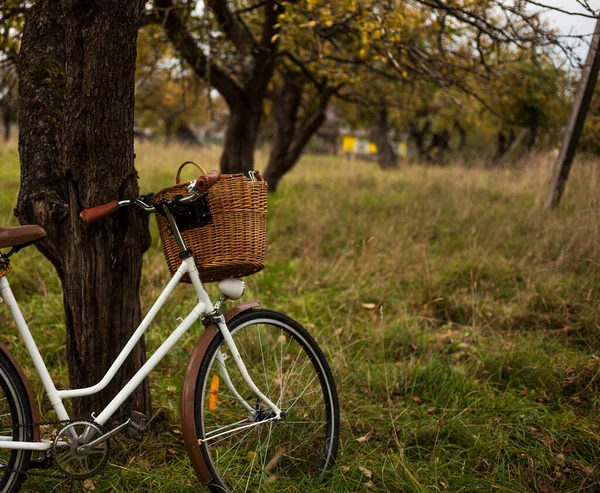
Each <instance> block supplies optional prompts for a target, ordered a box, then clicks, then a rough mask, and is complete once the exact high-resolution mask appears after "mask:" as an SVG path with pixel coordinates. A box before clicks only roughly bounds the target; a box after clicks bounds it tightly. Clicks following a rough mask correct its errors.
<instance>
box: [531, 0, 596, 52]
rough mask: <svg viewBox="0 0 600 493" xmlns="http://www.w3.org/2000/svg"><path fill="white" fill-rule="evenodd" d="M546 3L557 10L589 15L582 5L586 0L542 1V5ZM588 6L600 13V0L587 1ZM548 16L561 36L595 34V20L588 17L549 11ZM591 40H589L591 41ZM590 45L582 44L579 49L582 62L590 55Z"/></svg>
mask: <svg viewBox="0 0 600 493" xmlns="http://www.w3.org/2000/svg"><path fill="white" fill-rule="evenodd" d="M542 2H543V3H545V4H547V5H551V6H553V7H556V8H560V9H563V10H567V11H570V12H581V13H588V12H587V11H586V10H585V9H584V8H583V6H582V5H581V4H580V2H581V3H584V2H585V0H580V2H578V1H577V0H540V3H542ZM587 3H588V5H589V6H590V7H591V8H593V9H596V11H598V10H599V9H600V0H587ZM546 16H547V17H548V19H549V20H550V22H551V23H552V25H553V26H555V27H556V28H558V29H559V30H560V32H561V34H567V35H568V34H591V33H593V32H594V27H595V24H596V22H595V19H590V18H587V17H581V16H576V15H567V14H562V13H560V12H556V11H551V10H549V11H548V12H547V13H546ZM589 39H590V38H588V40H589ZM588 48H589V47H588V45H586V44H585V43H581V44H580V45H579V47H578V48H577V54H578V55H579V57H580V58H581V61H582V62H583V61H585V58H586V56H587V53H588Z"/></svg>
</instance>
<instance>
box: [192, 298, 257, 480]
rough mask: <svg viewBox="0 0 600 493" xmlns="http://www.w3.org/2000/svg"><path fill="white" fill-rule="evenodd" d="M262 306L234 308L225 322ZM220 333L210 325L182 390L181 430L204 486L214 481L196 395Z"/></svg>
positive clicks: (203, 335) (255, 304)
mask: <svg viewBox="0 0 600 493" xmlns="http://www.w3.org/2000/svg"><path fill="white" fill-rule="evenodd" d="M258 306H260V303H258V302H257V301H248V302H246V303H242V304H240V305H237V306H234V307H233V308H232V309H231V310H229V311H228V312H227V313H226V314H225V321H226V322H229V320H231V319H232V318H233V317H234V316H235V315H237V314H238V313H242V312H245V311H247V310H251V309H252V308H256V307H258ZM218 333H219V328H218V327H217V326H216V325H215V324H212V325H209V326H208V327H207V328H206V330H205V331H204V334H202V337H201V338H200V340H199V341H198V343H197V344H196V347H194V350H193V351H192V354H191V355H190V359H189V361H188V364H187V367H186V369H185V375H184V377H183V386H182V388H181V428H182V432H183V440H184V441H185V448H186V450H187V453H188V456H189V457H190V461H191V462H192V466H193V467H194V471H195V472H196V476H198V479H199V480H200V482H201V483H202V484H208V483H210V482H211V481H212V479H213V478H212V475H211V474H210V472H209V470H208V467H207V466H206V463H205V462H204V457H203V456H202V451H201V450H200V445H198V438H197V436H196V420H195V418H194V393H195V392H196V380H197V379H198V373H199V372H200V364H201V363H202V359H203V358H204V355H205V354H206V350H207V349H208V346H209V345H210V343H211V341H212V340H213V338H214V337H215V336H216V335H217V334H218Z"/></svg>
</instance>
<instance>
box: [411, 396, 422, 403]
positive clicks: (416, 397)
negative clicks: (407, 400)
mask: <svg viewBox="0 0 600 493" xmlns="http://www.w3.org/2000/svg"><path fill="white" fill-rule="evenodd" d="M412 400H413V401H415V402H421V398H420V397H419V396H418V395H413V397H412Z"/></svg>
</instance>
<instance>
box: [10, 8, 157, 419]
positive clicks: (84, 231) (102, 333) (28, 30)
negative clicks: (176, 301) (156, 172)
mask: <svg viewBox="0 0 600 493" xmlns="http://www.w3.org/2000/svg"><path fill="white" fill-rule="evenodd" d="M143 5H144V1H143V0H136V1H129V0H106V1H104V2H85V1H81V0H78V1H66V0H64V1H58V0H38V1H37V2H35V4H34V5H33V6H32V7H31V8H30V9H29V11H28V12H27V14H26V21H25V26H24V31H23V39H22V45H21V49H20V55H19V106H20V112H19V152H20V158H21V189H20V192H19V199H18V206H17V211H16V212H17V215H18V218H19V220H20V222H21V223H22V224H40V225H41V226H42V227H43V228H44V229H45V230H46V232H47V234H48V236H47V238H46V239H45V240H43V241H42V242H41V243H39V248H40V250H41V251H42V253H43V254H44V255H45V256H46V257H47V258H48V259H49V260H50V262H52V264H53V265H54V267H55V268H56V271H57V272H58V276H59V278H60V280H61V283H62V289H63V298H64V304H65V326H66V339H67V344H66V355H67V361H68V363H69V378H70V382H71V386H72V387H87V386H91V385H94V384H96V383H97V382H98V381H99V380H100V379H101V377H102V376H103V375H104V374H105V373H106V371H107V370H108V368H109V366H110V365H111V363H112V362H113V361H114V360H115V358H116V356H117V354H118V353H119V352H120V350H121V348H122V347H123V346H124V344H125V342H126V341H127V340H128V339H129V337H130V335H131V334H132V332H133V330H134V329H135V328H136V327H137V325H138V324H139V322H140V320H141V309H140V299H139V288H140V279H141V271H142V254H143V252H144V251H145V250H146V249H147V248H148V247H149V245H150V242H149V240H150V238H149V232H148V219H147V217H146V216H145V214H144V213H143V212H141V211H138V210H137V209H134V208H132V209H131V210H127V211H121V212H119V213H117V214H114V215H113V216H112V217H109V218H107V219H105V220H103V221H99V222H98V223H95V224H92V225H90V226H86V225H85V224H84V223H83V221H82V220H81V219H80V218H79V213H80V212H81V211H82V210H83V209H84V208H87V207H93V206H96V205H99V204H103V203H105V202H108V201H110V200H114V199H127V198H132V197H135V196H137V195H138V184H137V173H136V170H135V168H134V152H133V122H134V74H135V60H136V38H137V33H138V28H139V23H140V13H141V11H142V8H143ZM115 61H118V63H115ZM106 341H111V342H110V344H106ZM144 358H145V352H144V344H143V341H142V342H141V343H139V344H138V345H137V346H136V348H135V349H134V351H133V353H132V355H131V356H129V358H128V360H127V362H126V364H125V365H124V367H123V368H122V369H121V371H120V372H119V373H118V374H117V375H116V376H115V378H114V379H113V380H112V381H111V383H110V384H109V385H108V386H107V388H106V389H105V390H103V391H101V392H100V393H99V394H96V395H94V396H90V397H87V398H85V399H84V400H81V401H80V400H76V401H75V402H74V411H75V414H76V415H83V414H84V413H89V412H90V411H91V410H98V409H100V408H102V407H103V406H104V405H106V404H107V402H108V401H109V399H110V398H111V397H112V396H114V395H115V394H116V392H117V391H118V390H120V389H121V388H122V387H123V385H124V384H125V383H126V382H127V381H128V380H129V378H130V377H131V376H132V375H133V373H134V372H135V371H136V370H137V369H138V368H139V367H140V366H141V364H142V363H143V361H144ZM131 406H132V407H133V409H137V410H140V411H142V412H148V410H149V393H148V387H147V384H146V383H144V384H142V385H141V386H140V387H139V388H138V390H137V391H136V393H135V394H134V396H133V401H132V403H131Z"/></svg>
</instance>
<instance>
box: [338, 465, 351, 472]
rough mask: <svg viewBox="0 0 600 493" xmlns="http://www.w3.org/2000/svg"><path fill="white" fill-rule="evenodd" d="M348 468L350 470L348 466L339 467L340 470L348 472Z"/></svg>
mask: <svg viewBox="0 0 600 493" xmlns="http://www.w3.org/2000/svg"><path fill="white" fill-rule="evenodd" d="M349 470H350V468H349V467H348V466H342V467H340V472H348V471H349Z"/></svg>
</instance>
